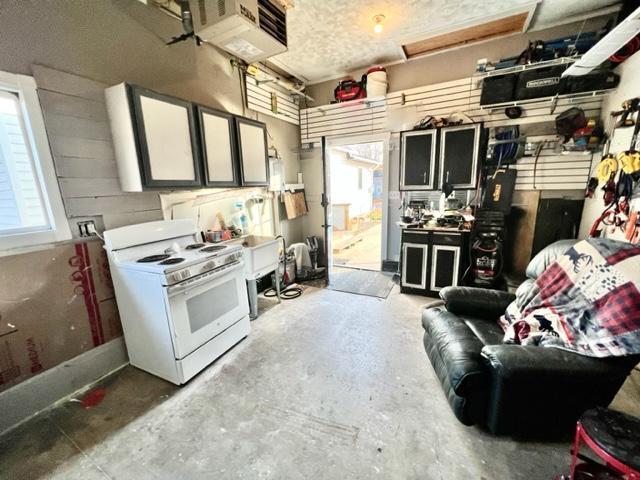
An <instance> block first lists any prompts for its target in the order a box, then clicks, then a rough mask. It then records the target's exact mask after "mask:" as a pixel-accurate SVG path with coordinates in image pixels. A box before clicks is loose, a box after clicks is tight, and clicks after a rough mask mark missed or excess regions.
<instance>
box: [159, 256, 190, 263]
mask: <svg viewBox="0 0 640 480" xmlns="http://www.w3.org/2000/svg"><path fill="white" fill-rule="evenodd" d="M180 262H184V258H181V257H173V258H169V259H168V260H165V261H164V262H160V265H175V264H176V263H180Z"/></svg>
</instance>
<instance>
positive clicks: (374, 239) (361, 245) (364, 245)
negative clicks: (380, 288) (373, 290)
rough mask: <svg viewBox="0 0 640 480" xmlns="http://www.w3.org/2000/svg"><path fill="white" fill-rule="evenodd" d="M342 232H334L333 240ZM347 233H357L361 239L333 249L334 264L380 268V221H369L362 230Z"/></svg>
mask: <svg viewBox="0 0 640 480" xmlns="http://www.w3.org/2000/svg"><path fill="white" fill-rule="evenodd" d="M344 233H345V232H334V233H333V235H334V241H336V240H335V239H336V237H338V236H339V235H341V234H344ZM348 233H349V234H354V235H357V236H358V237H359V238H361V240H359V241H358V242H356V243H354V244H353V245H352V246H350V247H349V248H345V249H342V250H340V251H339V252H336V251H335V250H334V253H333V263H334V265H336V266H345V267H350V268H362V269H365V270H380V269H381V267H382V260H381V255H382V252H381V245H382V222H370V224H368V225H366V226H365V227H364V229H363V231H362V232H358V233H357V234H356V233H354V232H348Z"/></svg>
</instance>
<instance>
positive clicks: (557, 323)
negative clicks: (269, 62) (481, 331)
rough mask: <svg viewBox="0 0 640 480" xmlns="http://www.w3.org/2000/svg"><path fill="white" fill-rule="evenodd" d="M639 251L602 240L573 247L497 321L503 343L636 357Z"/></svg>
mask: <svg viewBox="0 0 640 480" xmlns="http://www.w3.org/2000/svg"><path fill="white" fill-rule="evenodd" d="M639 289H640V247H638V246H637V245H633V244H629V243H626V242H618V241H615V240H610V239H606V238H593V239H588V240H583V241H580V242H578V243H576V244H575V245H574V246H573V247H572V248H570V249H569V250H567V251H566V252H565V254H564V255H562V256H561V257H560V258H558V259H557V260H556V261H555V262H554V263H552V264H551V265H549V266H548V267H547V269H546V270H545V271H544V272H543V273H542V274H541V275H540V276H539V277H538V279H537V280H536V281H535V283H534V285H533V286H532V287H531V289H530V290H529V291H528V292H526V293H525V294H524V295H519V296H518V298H517V299H516V300H515V301H514V302H513V303H512V304H511V305H509V307H508V308H507V311H506V312H505V315H503V316H502V317H501V318H500V325H501V326H502V328H503V329H504V330H505V338H504V341H505V343H517V344H523V345H541V346H552V347H559V348H565V349H569V350H574V351H576V352H578V353H581V354H583V355H588V356H593V357H610V356H623V355H631V354H637V353H640V290H639Z"/></svg>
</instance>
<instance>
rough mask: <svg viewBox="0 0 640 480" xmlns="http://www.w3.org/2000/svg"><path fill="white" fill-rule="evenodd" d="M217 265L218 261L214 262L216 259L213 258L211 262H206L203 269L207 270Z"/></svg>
mask: <svg viewBox="0 0 640 480" xmlns="http://www.w3.org/2000/svg"><path fill="white" fill-rule="evenodd" d="M215 267H216V262H214V261H213V260H212V261H210V262H207V263H205V264H204V265H203V266H202V271H203V272H206V271H207V270H211V269H213V268H215Z"/></svg>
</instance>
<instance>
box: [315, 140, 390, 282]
mask: <svg viewBox="0 0 640 480" xmlns="http://www.w3.org/2000/svg"><path fill="white" fill-rule="evenodd" d="M375 142H382V220H381V222H382V239H381V242H380V243H381V245H380V269H381V270H382V263H383V262H384V261H385V260H387V241H388V238H387V237H388V230H389V226H388V225H387V222H388V219H389V154H390V148H391V132H381V133H368V134H359V135H345V136H331V137H322V160H323V178H324V192H323V195H324V196H325V199H326V201H327V202H328V205H327V206H325V207H324V210H325V220H326V219H327V213H328V208H329V207H330V205H331V191H329V192H327V186H329V187H330V183H328V182H329V181H330V178H331V174H330V172H329V171H328V169H329V165H330V163H331V162H329V161H328V158H326V155H327V153H328V151H329V150H330V149H331V148H332V147H342V146H345V145H354V144H358V143H375ZM325 224H326V222H325ZM327 230H328V229H327V228H325V238H324V244H325V245H327V246H328V245H329V242H328V240H327V234H328V231H327ZM329 253H330V252H327V256H326V257H325V258H327V271H328V270H330V267H331V266H332V265H331V264H332V263H333V261H332V260H331V261H329V260H330V259H331V258H332V256H329ZM327 275H328V273H327ZM327 278H328V277H327Z"/></svg>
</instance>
